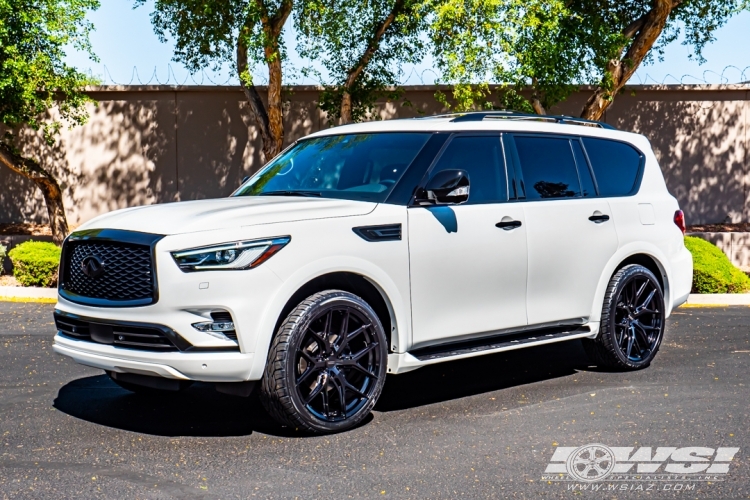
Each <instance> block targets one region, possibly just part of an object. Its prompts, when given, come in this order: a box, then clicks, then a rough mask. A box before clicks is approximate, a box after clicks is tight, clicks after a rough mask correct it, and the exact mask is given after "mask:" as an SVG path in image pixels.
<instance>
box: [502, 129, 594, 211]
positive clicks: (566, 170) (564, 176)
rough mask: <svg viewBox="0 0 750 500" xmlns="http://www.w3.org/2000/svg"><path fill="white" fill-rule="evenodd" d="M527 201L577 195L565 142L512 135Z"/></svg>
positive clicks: (575, 176) (570, 154)
mask: <svg viewBox="0 0 750 500" xmlns="http://www.w3.org/2000/svg"><path fill="white" fill-rule="evenodd" d="M515 142H516V149H517V150H518V158H519V160H520V162H521V170H522V171H523V179H524V183H525V185H526V199H527V200H541V199H550V198H572V197H575V196H581V185H580V183H579V181H578V172H577V171H576V163H575V160H574V159H573V150H572V149H571V148H570V141H569V140H568V139H561V138H555V137H525V136H516V137H515Z"/></svg>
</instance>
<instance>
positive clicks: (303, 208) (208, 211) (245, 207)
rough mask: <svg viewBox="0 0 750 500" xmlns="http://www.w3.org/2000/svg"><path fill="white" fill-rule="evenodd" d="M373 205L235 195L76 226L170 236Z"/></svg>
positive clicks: (360, 210)
mask: <svg viewBox="0 0 750 500" xmlns="http://www.w3.org/2000/svg"><path fill="white" fill-rule="evenodd" d="M376 206H377V204H376V203H370V202H363V201H350V200H338V199H332V198H299V197H290V196H238V197H234V198H219V199H212V200H197V201H181V202H176V203H164V204H160V205H150V206H143V207H135V208H126V209H124V210H117V211H115V212H110V213H108V214H104V215H100V216H99V217H96V218H94V219H92V220H90V221H89V222H87V223H86V224H84V225H82V226H81V227H79V228H78V229H101V228H108V229H123V230H126V231H140V232H144V233H153V234H164V235H170V234H181V233H194V232H198V231H208V230H214V229H229V228H233V227H241V226H254V225H258V224H273V223H278V222H292V221H299V220H311V219H326V218H330V217H351V216H355V215H366V214H368V213H370V212H372V211H373V210H374V209H375V207H376Z"/></svg>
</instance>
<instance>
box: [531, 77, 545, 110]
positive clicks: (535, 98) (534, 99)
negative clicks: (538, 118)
mask: <svg viewBox="0 0 750 500" xmlns="http://www.w3.org/2000/svg"><path fill="white" fill-rule="evenodd" d="M531 85H532V87H534V91H533V92H532V94H531V107H532V108H533V109H534V113H536V114H538V115H546V114H547V110H546V109H544V106H543V105H542V101H541V100H540V99H539V93H538V92H537V90H536V85H537V79H536V78H533V79H532V80H531Z"/></svg>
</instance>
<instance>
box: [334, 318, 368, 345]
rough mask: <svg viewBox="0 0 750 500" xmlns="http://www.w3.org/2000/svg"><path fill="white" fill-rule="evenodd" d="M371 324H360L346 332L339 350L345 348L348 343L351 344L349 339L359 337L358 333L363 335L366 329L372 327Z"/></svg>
mask: <svg viewBox="0 0 750 500" xmlns="http://www.w3.org/2000/svg"><path fill="white" fill-rule="evenodd" d="M371 326H372V325H371V324H370V323H368V324H366V325H362V326H360V327H359V328H357V329H356V330H354V331H353V332H351V333H348V334H346V336H345V339H344V340H343V341H342V346H341V347H340V348H339V352H340V351H341V349H343V348H344V347H346V346H347V345H349V341H350V340H352V339H353V338H354V337H357V336H358V335H361V334H362V333H364V332H365V331H367V329H368V328H370V327H371Z"/></svg>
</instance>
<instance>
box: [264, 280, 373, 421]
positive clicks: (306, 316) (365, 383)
mask: <svg viewBox="0 0 750 500" xmlns="http://www.w3.org/2000/svg"><path fill="white" fill-rule="evenodd" d="M345 318H346V319H345ZM336 332H338V333H336ZM342 332H346V333H347V335H341V333H342ZM387 346H388V344H387V340H386V336H385V332H384V330H383V325H382V324H381V322H380V319H379V318H378V315H377V314H375V311H374V310H373V309H372V308H371V307H370V306H369V305H368V304H367V302H365V301H364V300H362V299H361V298H360V297H357V296H356V295H354V294H351V293H348V292H343V291H340V290H326V291H324V292H319V293H316V294H314V295H312V296H310V297H308V298H307V299H305V300H304V301H302V303H300V304H299V305H298V306H297V307H295V308H294V310H292V312H290V313H289V315H288V316H287V317H286V319H285V320H284V322H283V323H282V324H281V327H280V328H279V331H278V332H277V334H276V336H275V337H274V339H273V341H272V343H271V348H270V350H269V352H268V361H267V362H266V369H265V373H264V375H263V380H262V382H261V394H260V397H261V398H260V399H261V402H262V403H263V406H264V407H265V409H266V410H267V411H268V413H269V414H270V415H271V416H272V417H273V418H274V419H275V420H276V421H277V422H279V423H280V424H282V425H286V426H289V427H292V428H295V429H300V430H303V431H306V432H311V433H316V434H323V433H331V432H339V431H343V430H346V429H350V428H352V427H354V426H356V425H357V424H359V423H360V422H362V420H363V419H364V418H365V417H367V415H369V413H370V411H371V410H372V408H373V406H375V403H376V402H377V400H378V398H379V397H380V393H381V392H382V390H383V384H384V383H385V376H386V367H387V362H388V348H387Z"/></svg>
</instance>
